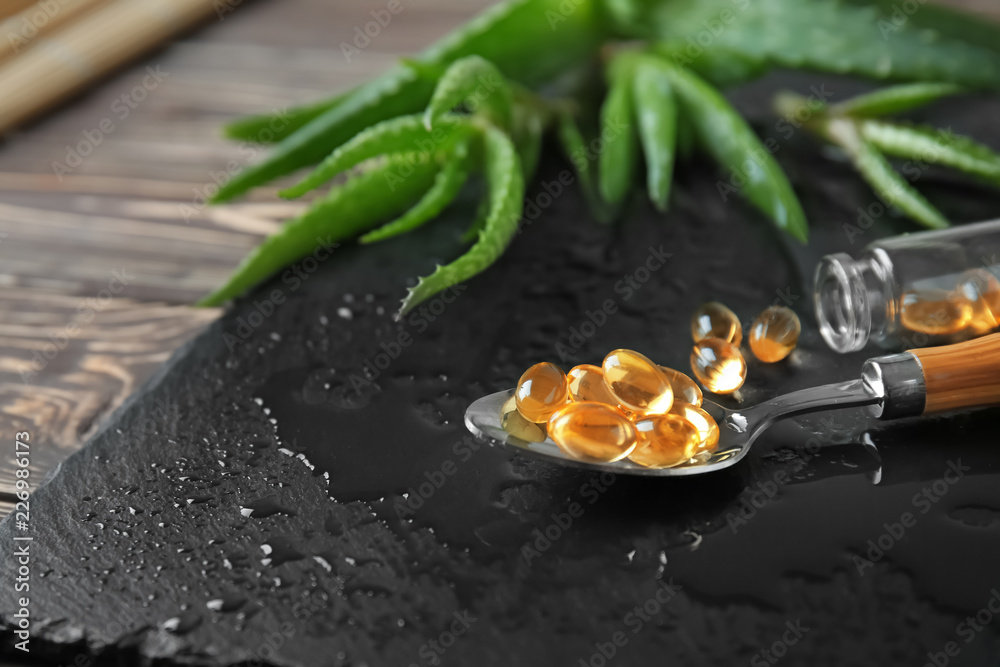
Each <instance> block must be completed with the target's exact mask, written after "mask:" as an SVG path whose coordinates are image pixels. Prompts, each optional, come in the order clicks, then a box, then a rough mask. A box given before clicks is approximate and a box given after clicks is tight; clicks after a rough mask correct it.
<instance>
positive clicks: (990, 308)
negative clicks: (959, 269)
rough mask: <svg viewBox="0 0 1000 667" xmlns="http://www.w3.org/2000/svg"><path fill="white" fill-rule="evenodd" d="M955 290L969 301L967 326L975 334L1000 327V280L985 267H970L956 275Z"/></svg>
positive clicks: (985, 332)
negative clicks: (956, 284)
mask: <svg viewBox="0 0 1000 667" xmlns="http://www.w3.org/2000/svg"><path fill="white" fill-rule="evenodd" d="M955 291H956V292H957V293H958V294H960V295H961V296H962V297H964V298H965V300H966V301H968V302H969V304H970V306H971V308H972V313H971V315H970V316H969V322H968V324H967V325H966V326H967V328H968V329H969V330H970V331H971V332H972V333H973V334H975V335H982V334H987V333H989V332H991V331H993V330H994V329H996V328H997V327H1000V280H997V279H996V278H995V277H994V276H993V274H992V273H990V272H989V271H987V270H986V269H971V270H969V271H966V272H965V273H963V274H962V275H961V276H959V277H958V286H957V287H956V288H955Z"/></svg>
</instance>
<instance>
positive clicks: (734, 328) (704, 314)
mask: <svg viewBox="0 0 1000 667" xmlns="http://www.w3.org/2000/svg"><path fill="white" fill-rule="evenodd" d="M691 338H693V339H694V342H696V343H698V342H700V341H703V340H705V339H706V338H721V339H722V340H724V341H726V342H728V343H732V344H733V345H735V346H736V347H739V346H740V343H742V342H743V325H742V324H740V318H738V317H736V313H734V312H733V311H731V310H729V309H728V308H726V307H725V306H724V305H722V304H721V303H719V302H718V301H709V302H708V303H706V304H702V306H701V307H700V308H698V310H696V311H694V316H693V317H692V318H691Z"/></svg>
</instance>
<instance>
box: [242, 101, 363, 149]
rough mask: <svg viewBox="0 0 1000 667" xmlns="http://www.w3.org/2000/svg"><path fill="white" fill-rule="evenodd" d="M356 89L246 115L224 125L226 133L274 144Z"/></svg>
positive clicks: (252, 140) (337, 103)
mask: <svg viewBox="0 0 1000 667" xmlns="http://www.w3.org/2000/svg"><path fill="white" fill-rule="evenodd" d="M353 92H354V91H353V90H352V91H347V92H345V93H341V94H339V95H334V96H333V97H330V98H328V99H324V100H319V101H318V102H313V103H312V104H304V105H301V106H297V107H292V108H291V109H281V110H278V109H276V110H274V111H273V112H271V113H267V114H257V115H253V116H244V117H243V118H238V119H237V120H235V121H233V122H232V123H229V124H228V125H226V126H225V127H223V134H224V135H225V137H226V138H227V139H237V140H240V141H249V142H252V143H255V144H271V143H274V142H277V141H281V140H283V139H284V138H285V137H288V136H289V135H291V134H292V133H293V132H296V131H297V130H298V129H299V128H301V127H304V126H305V125H307V124H309V123H310V122H312V121H313V120H314V119H316V118H317V117H319V116H321V115H322V114H324V113H326V112H327V111H329V110H330V109H333V108H334V107H336V106H338V105H339V104H340V103H341V102H343V101H344V100H345V99H347V97H348V96H349V95H350V94H351V93H353Z"/></svg>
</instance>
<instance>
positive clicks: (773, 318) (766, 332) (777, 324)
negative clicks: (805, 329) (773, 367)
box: [748, 306, 802, 364]
mask: <svg viewBox="0 0 1000 667" xmlns="http://www.w3.org/2000/svg"><path fill="white" fill-rule="evenodd" d="M801 333H802V323H801V322H799V316H798V315H796V314H795V312H794V311H793V310H792V309H791V308H786V307H785V306H771V307H770V308H767V309H765V310H764V312H763V313H761V314H760V315H758V316H757V319H755V320H754V321H753V324H752V325H751V326H750V335H749V337H748V339H749V341H750V349H751V350H753V353H754V356H756V357H757V358H758V359H760V360H761V361H764V362H767V363H769V364H772V363H774V362H776V361H781V360H782V359H784V358H785V357H787V356H788V355H789V354H791V352H792V350H794V349H795V346H796V345H798V343H799V334H801Z"/></svg>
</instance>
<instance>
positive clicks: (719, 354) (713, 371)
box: [691, 338, 747, 394]
mask: <svg viewBox="0 0 1000 667" xmlns="http://www.w3.org/2000/svg"><path fill="white" fill-rule="evenodd" d="M691 370H693V371H694V376H695V377H696V378H697V379H698V382H700V383H701V384H702V386H703V387H705V389H707V390H709V391H710V392H712V393H713V394H731V393H733V392H734V391H736V390H737V389H739V388H740V387H742V386H743V381H744V380H746V378H747V362H746V361H744V359H743V355H742V354H740V351H739V350H738V349H736V346H735V345H732V344H730V343H727V342H726V341H724V340H721V339H719V338H706V339H705V340H703V341H701V342H700V343H698V344H697V345H695V346H694V350H692V352H691Z"/></svg>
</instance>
